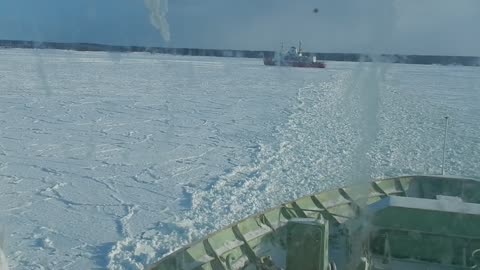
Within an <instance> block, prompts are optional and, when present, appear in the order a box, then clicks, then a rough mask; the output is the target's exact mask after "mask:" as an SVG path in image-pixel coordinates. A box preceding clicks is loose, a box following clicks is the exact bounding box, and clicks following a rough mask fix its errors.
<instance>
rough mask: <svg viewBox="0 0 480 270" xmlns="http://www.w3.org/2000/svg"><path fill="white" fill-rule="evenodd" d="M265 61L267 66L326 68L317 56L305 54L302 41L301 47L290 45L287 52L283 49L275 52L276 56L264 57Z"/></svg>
mask: <svg viewBox="0 0 480 270" xmlns="http://www.w3.org/2000/svg"><path fill="white" fill-rule="evenodd" d="M263 63H264V64H265V65H267V66H290V67H310V68H325V67H326V65H325V63H324V62H321V61H317V57H316V56H304V55H303V54H302V49H301V43H300V44H299V48H298V49H297V48H295V47H294V46H292V47H290V50H288V52H287V53H284V52H283V50H280V52H278V53H275V56H274V57H264V58H263Z"/></svg>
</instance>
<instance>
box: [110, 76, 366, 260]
mask: <svg viewBox="0 0 480 270" xmlns="http://www.w3.org/2000/svg"><path fill="white" fill-rule="evenodd" d="M351 75H352V74H349V73H340V74H336V75H332V77H331V80H329V81H326V82H321V83H317V84H314V83H310V84H309V83H306V84H305V85H304V87H302V88H300V89H299V90H298V92H297V97H296V104H295V107H294V108H293V109H292V113H291V115H290V117H289V118H288V121H287V122H286V123H285V124H284V125H283V126H280V127H278V128H277V134H275V136H276V138H277V140H276V141H277V143H278V144H276V145H265V144H262V143H259V144H258V146H257V154H256V157H255V162H253V163H252V164H249V165H246V166H238V167H236V168H234V169H233V170H232V171H231V172H229V173H227V174H225V175H222V176H221V177H219V178H218V180H217V181H216V182H215V183H213V184H212V185H211V186H210V187H209V188H208V189H205V190H202V191H194V192H192V194H191V200H192V208H191V209H189V210H187V211H184V212H180V213H178V214H177V215H176V216H175V217H173V218H172V219H171V220H168V221H163V222H159V223H158V224H157V226H156V227H154V228H152V229H151V230H148V231H146V232H144V233H143V234H141V235H139V236H137V237H135V238H126V239H124V240H123V241H120V242H118V243H117V244H116V245H115V246H114V248H113V249H112V252H111V253H110V254H109V259H110V263H109V268H111V269H141V268H143V267H144V266H145V265H148V264H151V263H153V262H155V261H157V260H158V259H160V258H161V257H163V256H165V255H166V254H169V253H171V252H173V251H174V250H175V249H177V248H179V247H181V246H183V245H185V244H188V243H191V242H192V241H195V240H198V239H199V238H201V237H203V236H205V235H206V234H208V233H211V232H213V231H215V230H218V229H220V228H222V227H225V226H227V225H228V224H231V223H232V222H234V221H236V220H239V219H241V218H244V217H246V216H248V215H251V214H254V213H258V212H261V211H262V210H264V209H266V208H270V207H273V206H275V205H278V204H279V203H282V202H285V201H288V200H292V199H294V198H295V197H298V196H301V195H306V194H309V193H313V192H318V191H321V190H324V189H326V188H329V187H332V186H335V185H337V186H338V185H341V184H342V182H343V181H345V180H347V179H348V178H349V175H350V171H349V169H348V168H349V167H350V165H351V162H352V161H351V159H350V158H349V157H351V156H352V153H351V150H350V149H354V145H355V143H356V142H357V141H356V140H355V139H354V138H355V132H354V131H353V129H352V126H353V125H352V122H354V121H352V120H351V119H352V117H354V116H353V115H354V111H352V110H351V107H352V106H351V105H352V104H351V100H348V99H349V95H348V93H347V91H352V89H351V88H352V87H353V86H351V85H350V86H349V84H350V83H351V78H350V76H351Z"/></svg>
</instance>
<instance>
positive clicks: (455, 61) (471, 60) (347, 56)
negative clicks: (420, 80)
mask: <svg viewBox="0 0 480 270" xmlns="http://www.w3.org/2000/svg"><path fill="white" fill-rule="evenodd" d="M0 48H24V49H35V48H37V49H60V50H75V51H105V52H149V53H159V54H173V55H190V56H216V57H242V58H263V57H264V56H273V54H274V52H273V51H251V50H228V49H225V50H222V49H195V48H163V47H144V46H121V45H105V44H95V43H63V42H36V41H22V40H0ZM304 54H305V55H310V56H313V55H315V56H316V57H317V59H320V60H324V61H349V62H360V61H364V62H371V61H372V60H373V59H372V58H374V59H375V60H376V61H380V62H393V63H403V64H423V65H461V66H480V57H477V56H446V55H445V56H444V55H400V54H382V55H377V56H374V57H372V56H370V55H367V54H362V53H310V52H305V53H304Z"/></svg>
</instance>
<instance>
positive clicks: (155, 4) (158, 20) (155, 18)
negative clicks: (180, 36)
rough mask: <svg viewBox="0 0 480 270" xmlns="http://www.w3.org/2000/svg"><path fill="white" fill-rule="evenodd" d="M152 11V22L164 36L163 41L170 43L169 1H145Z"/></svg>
mask: <svg viewBox="0 0 480 270" xmlns="http://www.w3.org/2000/svg"><path fill="white" fill-rule="evenodd" d="M145 6H146V7H147V8H148V10H149V11H150V22H151V23H152V25H153V26H155V28H157V29H158V30H159V31H160V34H162V37H163V40H165V41H166V42H169V41H170V26H169V25H168V21H167V12H168V0H145Z"/></svg>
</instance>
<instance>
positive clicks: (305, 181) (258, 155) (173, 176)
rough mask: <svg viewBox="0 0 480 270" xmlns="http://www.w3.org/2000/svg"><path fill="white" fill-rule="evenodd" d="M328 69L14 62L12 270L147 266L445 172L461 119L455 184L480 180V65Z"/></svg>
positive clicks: (8, 208)
mask: <svg viewBox="0 0 480 270" xmlns="http://www.w3.org/2000/svg"><path fill="white" fill-rule="evenodd" d="M327 67H328V68H327V69H302V68H288V67H281V68H280V67H266V66H263V64H262V62H261V60H260V59H237V58H209V57H186V56H166V55H151V54H143V53H130V54H113V53H104V52H95V53H94V52H71V51H56V50H22V49H8V50H7V49H4V50H0V234H2V233H1V231H3V238H4V242H5V244H4V245H5V253H6V255H7V257H8V260H9V266H10V267H11V268H13V269H105V268H109V269H142V268H143V267H145V266H146V265H148V264H150V263H153V262H155V261H157V260H158V259H159V258H161V257H162V256H164V255H166V254H168V253H169V252H172V251H173V250H175V249H176V248H178V247H180V246H182V245H183V244H186V243H189V242H191V241H194V240H196V239H198V238H200V237H202V236H204V235H205V234H206V233H209V232H212V231H213V230H215V229H218V228H220V227H223V226H225V225H227V224H229V223H231V222H233V221H235V220H238V219H240V218H242V217H245V216H247V215H250V214H253V213H256V212H259V211H261V210H262V209H265V208H267V207H272V206H275V205H277V204H279V203H281V202H284V201H287V200H290V199H293V198H295V197H298V196H301V195H305V194H308V193H312V192H319V191H322V190H325V189H329V188H333V187H338V186H341V185H345V184H348V183H351V182H358V181H368V180H369V179H371V178H379V177H390V176H399V175H408V174H439V173H440V172H441V169H442V168H441V159H442V145H443V138H444V137H443V129H444V117H445V116H448V117H449V133H448V137H447V148H446V149H447V151H446V164H445V171H446V173H447V174H449V175H461V176H469V177H476V178H479V177H480V68H478V67H477V68H475V67H459V66H423V65H402V64H387V63H383V64H374V63H349V62H328V63H327ZM2 228H3V229H2ZM0 238H2V237H1V236H0Z"/></svg>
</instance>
